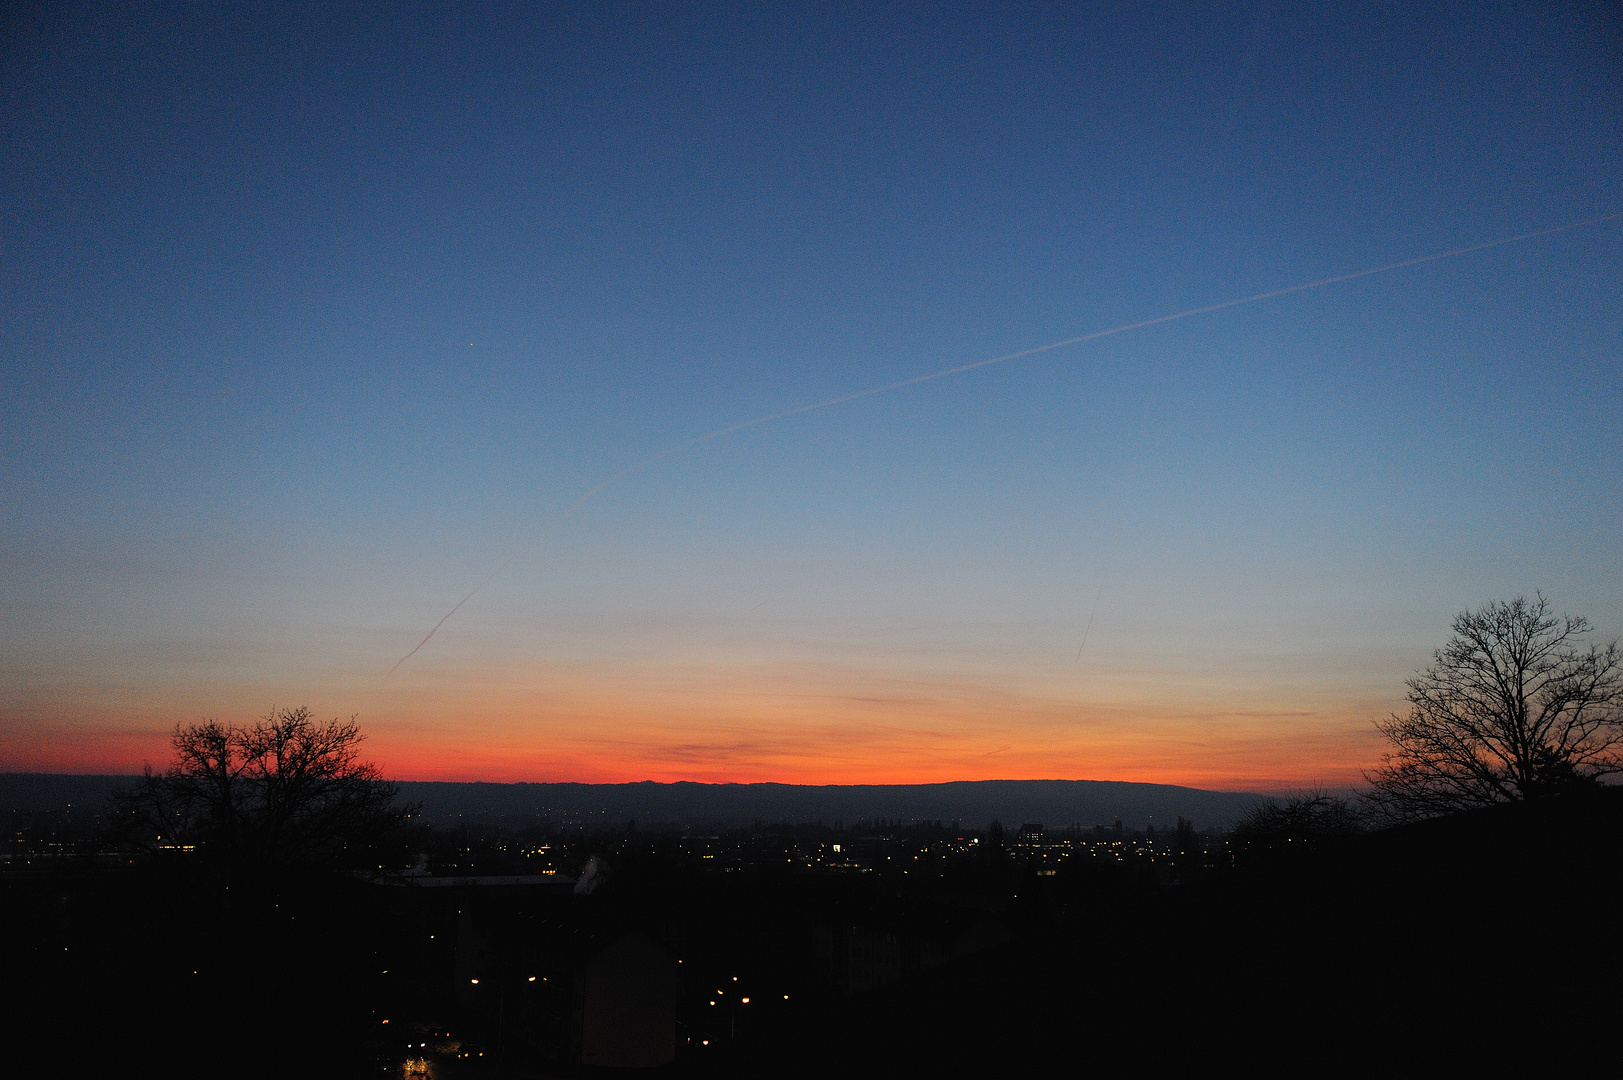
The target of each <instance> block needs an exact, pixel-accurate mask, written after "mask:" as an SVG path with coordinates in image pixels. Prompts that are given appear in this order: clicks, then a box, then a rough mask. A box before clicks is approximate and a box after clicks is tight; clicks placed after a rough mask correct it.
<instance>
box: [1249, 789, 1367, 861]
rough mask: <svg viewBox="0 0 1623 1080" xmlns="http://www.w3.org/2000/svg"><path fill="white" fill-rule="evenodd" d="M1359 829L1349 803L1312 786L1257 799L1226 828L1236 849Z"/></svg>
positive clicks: (1360, 823)
mask: <svg viewBox="0 0 1623 1080" xmlns="http://www.w3.org/2000/svg"><path fill="white" fill-rule="evenodd" d="M1363 828H1364V822H1363V817H1362V815H1361V814H1360V813H1359V810H1358V807H1357V806H1356V805H1355V804H1354V803H1353V802H1351V801H1350V800H1348V799H1343V798H1340V797H1338V796H1335V795H1328V794H1326V793H1325V792H1323V791H1319V790H1317V789H1314V790H1311V791H1299V792H1292V793H1291V794H1289V795H1286V796H1285V797H1283V798H1271V797H1269V798H1262V799H1259V800H1257V802H1256V804H1255V805H1254V806H1252V808H1251V809H1250V810H1249V811H1247V812H1246V814H1245V815H1244V816H1243V817H1241V818H1240V820H1239V821H1237V822H1236V823H1235V825H1234V828H1232V829H1231V830H1229V842H1230V843H1231V844H1233V845H1234V846H1235V847H1237V848H1259V849H1273V848H1281V847H1283V846H1284V845H1286V844H1300V845H1306V844H1315V843H1318V842H1320V841H1323V840H1334V839H1337V838H1340V837H1345V836H1353V835H1355V834H1357V833H1359V832H1362V831H1363Z"/></svg>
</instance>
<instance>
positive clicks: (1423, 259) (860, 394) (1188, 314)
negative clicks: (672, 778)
mask: <svg viewBox="0 0 1623 1080" xmlns="http://www.w3.org/2000/svg"><path fill="white" fill-rule="evenodd" d="M1618 218H1623V212H1620V213H1615V214H1602V215H1600V216H1599V217H1592V218H1585V219H1584V220H1582V221H1573V222H1568V223H1567V224H1565V225H1552V226H1550V227H1549V228H1547V229H1535V230H1534V231H1532V232H1525V233H1518V234H1517V235H1515V236H1504V237H1500V238H1499V239H1498V240H1488V241H1484V242H1483V243H1480V244H1470V245H1467V246H1466V247H1457V248H1450V249H1449V250H1447V251H1439V252H1435V253H1433V254H1431V255H1419V256H1416V257H1415V258H1412V259H1404V260H1402V261H1401V262H1394V263H1387V264H1386V265H1384V266H1374V267H1370V268H1369V269H1367V270H1354V271H1353V272H1352V273H1350V274H1337V275H1335V276H1334V277H1327V278H1320V279H1319V280H1317V281H1309V282H1307V283H1306V284H1305V285H1290V286H1287V287H1286V288H1283V289H1270V290H1268V291H1267V292H1260V293H1253V294H1252V295H1250V296H1242V297H1239V298H1238V299H1235V300H1220V301H1218V302H1217V303H1215V304H1206V305H1205V306H1203V307H1197V308H1189V309H1187V310H1185V311H1175V312H1173V313H1172V314H1171V315H1158V316H1156V317H1155V318H1153V319H1141V320H1139V321H1138V322H1130V323H1122V324H1121V325H1120V326H1112V327H1110V328H1109V329H1107V330H1094V331H1092V332H1091V333H1087V334H1079V335H1078V336H1076V337H1070V338H1066V339H1065V340H1064V341H1052V342H1049V343H1048V344H1047V345H1036V346H1033V347H1032V348H1029V349H1021V350H1020V351H1019V352H1012V353H1004V354H1003V355H1002V356H994V357H992V358H991V359H989V360H976V361H973V362H972V363H968V364H959V365H957V366H956V367H949V368H942V369H941V370H940V371H932V372H929V373H928V374H925V375H914V376H913V377H912V378H909V379H900V380H898V381H896V382H890V383H885V384H884V385H883V386H874V387H870V388H868V389H867V390H858V391H855V392H854V393H850V394H841V395H840V396H839V397H831V398H827V399H825V400H823V401H814V402H812V403H811V404H810V405H797V406H796V407H795V408H793V409H784V410H783V411H782V412H775V413H772V414H770V415H768V416H758V417H756V418H755V419H753V420H744V421H740V422H739V423H736V424H729V425H728V426H727V427H724V428H717V429H716V430H715V431H710V432H706V433H705V434H703V435H696V436H694V437H693V438H691V439H688V440H687V441H686V442H681V443H677V444H676V445H674V446H671V447H669V448H667V449H665V450H661V451H660V452H659V453H657V454H652V455H650V456H648V457H645V458H643V459H642V460H641V461H638V462H636V463H634V464H631V465H628V466H626V467H625V468H623V469H621V470H620V471H619V472H617V473H614V474H613V475H612V476H609V477H607V478H605V479H603V480H600V481H598V482H597V483H596V484H594V485H593V486H591V487H589V488H587V489H586V491H585V492H583V493H582V494H581V496H580V498H578V499H576V500H575V501H574V502H573V503H571V504H570V505H569V508H568V509H567V510H565V511H564V512H563V513H562V514H560V515H559V516H558V517H557V518H556V519H555V520H554V521H553V522H552V524H551V525H550V526H548V527H547V529H546V530H545V531H544V532H543V533H542V534H541V535H542V536H546V535H547V534H549V533H551V532H554V531H556V530H557V529H558V527H559V526H561V525H562V524H563V523H564V522H566V521H568V520H569V519H570V518H572V517H574V516H575V513H576V511H578V510H579V509H580V508H581V507H582V506H584V505H586V502H587V500H589V499H590V498H591V497H592V496H593V495H596V494H597V493H598V492H599V491H602V490H603V489H604V488H606V487H608V486H609V485H610V484H613V483H615V482H617V481H619V480H623V479H625V478H626V477H627V476H630V475H631V474H632V473H634V472H640V471H641V470H643V469H646V468H648V466H650V465H653V464H656V463H658V462H660V461H663V460H665V459H666V458H668V457H670V456H672V455H673V454H679V453H681V452H682V451H684V450H689V449H692V448H693V447H695V446H698V445H700V444H702V443H707V442H709V441H711V440H712V439H719V438H721V437H722V436H723V435H731V434H732V433H733V432H735V431H743V430H744V429H745V428H752V427H760V426H761V425H762V424H770V423H773V422H774V421H777V420H787V419H788V418H789V417H791V416H800V415H801V414H802V413H809V412H817V411H818V410H819V409H829V408H833V407H834V406H835V405H844V404H845V403H846V402H848V401H860V400H861V399H862V398H867V397H873V396H874V395H876V394H888V393H890V392H891V391H892V390H902V389H905V388H906V387H909V386H918V385H919V384H920V383H927V382H934V381H935V380H937V379H945V378H947V377H948V376H951V375H962V374H963V373H964V372H966V371H975V370H977V369H979V368H984V367H991V366H992V365H993V364H1006V363H1008V362H1009V361H1010V360H1020V359H1022V358H1024V357H1027V356H1036V355H1037V354H1038V353H1045V352H1052V351H1053V350H1055V349H1063V348H1065V347H1066V346H1068V345H1080V344H1082V343H1083V342H1084V341H1097V340H1098V339H1100V338H1106V337H1111V336H1113V335H1115V334H1125V333H1127V332H1128V331H1129V330H1142V329H1144V328H1145V327H1147V326H1160V325H1161V324H1163V323H1170V322H1178V321H1179V320H1181V319H1192V318H1194V317H1195V316H1196V315H1208V314H1210V313H1211V312H1214V311H1222V310H1224V309H1225V308H1231V307H1239V306H1240V305H1241V304H1255V303H1257V302H1258V301H1260V300H1272V299H1274V298H1275V297H1280V296H1289V295H1291V294H1292V293H1299V292H1307V291H1308V290H1309V289H1322V288H1324V287H1325V286H1326V285H1336V284H1339V283H1341V282H1343V281H1353V280H1355V279H1357V278H1363V277H1370V276H1372V275H1374V274H1385V273H1387V272H1389V271H1392V270H1402V269H1403V268H1404V267H1407V266H1419V265H1421V264H1422V263H1429V262H1436V261H1438V260H1439V259H1452V258H1455V257H1457V256H1460V255H1470V254H1472V253H1473V252H1477V251H1486V250H1488V249H1489V248H1496V247H1503V246H1504V245H1506V244H1516V243H1520V242H1521V241H1523V240H1533V239H1536V238H1538V237H1540V236H1550V235H1552V234H1554V233H1559V232H1567V231H1568V230H1570V229H1581V228H1583V227H1584V226H1586V225H1598V224H1600V223H1601V222H1603V221H1614V220H1616V219H1618ZM517 561H518V556H517V555H513V556H511V557H509V558H508V559H507V561H505V562H503V563H502V564H501V565H500V566H498V567H497V568H496V569H495V570H493V571H491V572H490V575H489V576H488V577H486V578H485V580H483V581H481V582H480V583H479V584H477V585H475V586H474V587H473V591H472V592H470V593H468V595H467V596H464V597H463V598H462V599H461V600H458V601H457V602H456V607H453V608H452V609H451V610H450V611H447V612H446V613H445V616H444V618H442V619H440V621H439V622H437V623H435V624H434V628H433V629H432V630H430V631H429V632H428V633H427V634H426V635H424V637H423V640H421V641H419V642H418V643H417V646H416V648H414V649H412V650H411V652H409V653H407V654H406V655H405V656H402V657H401V658H400V659H399V660H396V661H395V664H394V667H392V668H390V669H389V673H390V674H391V675H392V674H393V673H394V672H395V670H396V669H397V668H399V667H400V665H401V664H404V663H405V662H406V661H407V660H409V659H411V658H412V657H413V656H414V655H416V653H417V650H418V649H421V648H422V647H423V646H424V645H427V644H428V639H429V638H431V637H433V636H434V634H435V632H436V631H438V630H439V628H440V627H442V626H444V625H445V621H446V619H449V618H450V617H451V616H452V615H455V614H456V613H457V609H458V608H460V607H461V606H462V605H463V604H466V603H467V602H468V601H469V600H472V599H473V598H474V596H475V595H477V594H478V592H479V590H481V589H483V588H484V587H485V586H486V585H489V584H490V583H491V582H492V581H493V580H495V578H496V576H497V575H498V574H500V573H501V572H502V571H503V570H506V569H507V568H508V567H509V566H512V565H513V563H515V562H517ZM1090 622H1091V619H1090ZM1083 641H1084V644H1085V643H1086V634H1084V636H1083ZM1081 657H1082V654H1081V651H1080V650H1078V652H1077V659H1078V660H1079V661H1080V660H1081Z"/></svg>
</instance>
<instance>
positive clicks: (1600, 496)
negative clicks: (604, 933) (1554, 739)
mask: <svg viewBox="0 0 1623 1080" xmlns="http://www.w3.org/2000/svg"><path fill="white" fill-rule="evenodd" d="M44 11H45V9H37V10H29V11H24V12H23V13H21V14H14V15H11V16H8V17H7V26H6V27H5V29H4V35H5V39H4V49H3V74H0V80H3V93H4V97H3V99H0V100H3V103H0V132H3V138H0V201H3V204H4V214H3V218H0V221H3V224H0V229H3V237H4V239H3V242H0V326H3V329H0V359H3V363H0V387H3V394H0V447H3V449H0V507H3V511H0V657H3V660H0V768H3V769H4V770H5V771H13V772H16V771H34V772H70V773H71V772H80V773H125V774H127V773H135V772H139V771H140V770H141V768H142V766H143V765H144V764H147V763H150V764H152V765H153V766H154V767H159V768H161V767H162V765H163V764H164V762H165V761H166V760H167V759H168V755H169V745H170V743H169V741H170V736H171V734H172V733H173V731H174V729H175V726H176V724H177V723H195V722H197V721H199V720H201V719H203V718H206V717H220V718H222V719H224V720H227V721H231V722H236V723H246V722H251V721H253V720H254V719H255V718H257V717H262V716H265V715H266V714H268V713H269V712H271V710H272V709H273V708H275V707H279V706H300V705H308V706H309V707H310V708H311V709H312V710H313V711H314V713H315V714H316V715H318V716H321V717H331V716H340V717H345V718H348V717H350V716H351V715H354V716H356V718H357V722H358V723H359V724H360V725H361V727H362V730H364V732H365V735H366V737H367V742H366V744H365V752H366V755H367V757H369V758H370V759H372V760H374V761H376V762H377V764H378V766H379V768H380V769H381V770H382V772H383V773H384V774H386V775H388V776H390V777H394V778H399V779H406V780H500V781H519V780H526V781H585V782H624V781H639V780H658V781H671V780H704V781H737V782H749V781H781V782H788V783H807V784H832V783H882V784H902V783H924V782H940V781H957V780H983V779H994V778H997V779H1041V778H1057V779H1096V780H1132V781H1146V782H1154V783H1169V784H1182V785H1189V786H1195V787H1202V788H1211V789H1228V790H1250V791H1255V790H1283V789H1288V788H1296V787H1303V786H1309V785H1314V784H1321V785H1326V786H1331V787H1337V786H1350V785H1356V784H1358V783H1360V781H1361V777H1362V776H1363V772H1364V770H1365V769H1367V768H1368V767H1369V766H1370V765H1371V764H1372V763H1373V762H1374V761H1375V760H1376V759H1377V758H1378V756H1379V754H1380V753H1381V750H1382V743H1381V739H1380V736H1379V734H1378V733H1377V731H1376V729H1375V727H1374V722H1375V721H1376V720H1379V719H1381V718H1383V717H1385V716H1387V715H1388V714H1390V713H1392V712H1394V711H1398V710H1400V709H1401V708H1402V707H1403V704H1404V695H1405V686H1404V680H1405V679H1406V678H1408V677H1409V676H1410V675H1411V674H1413V673H1414V672H1415V671H1416V670H1417V669H1419V668H1421V667H1423V666H1424V665H1425V664H1426V663H1428V662H1429V660H1430V657H1431V651H1432V650H1433V649H1434V648H1436V647H1437V646H1438V645H1440V644H1441V643H1442V642H1443V640H1444V639H1445V638H1446V637H1447V635H1448V632H1449V626H1450V621H1451V620H1452V619H1453V618H1454V616H1455V615H1456V614H1458V613H1459V612H1461V611H1462V610H1466V609H1470V608H1475V607H1477V606H1478V605H1480V604H1482V603H1483V602H1485V601H1487V600H1490V599H1493V598H1502V597H1512V596H1518V595H1532V594H1534V593H1535V592H1536V591H1542V592H1543V593H1544V594H1545V595H1546V596H1548V597H1550V598H1551V600H1552V602H1553V603H1554V604H1555V605H1556V606H1557V607H1558V608H1559V609H1560V610H1563V611H1566V610H1570V611H1572V612H1574V613H1578V614H1583V615H1586V616H1588V618H1589V619H1590V620H1591V621H1592V622H1593V623H1594V625H1595V627H1596V629H1597V631H1598V636H1599V637H1600V638H1602V639H1604V640H1611V639H1613V638H1615V637H1617V636H1618V634H1619V632H1620V631H1623V576H1620V575H1619V574H1618V567H1619V566H1620V565H1623V547H1620V545H1623V539H1620V538H1623V528H1620V526H1623V463H1620V458H1619V454H1618V452H1617V450H1618V447H1619V446H1623V420H1620V416H1623V411H1620V408H1619V403H1620V402H1623V378H1620V374H1623V366H1620V363H1619V344H1620V341H1623V288H1620V283H1623V273H1620V271H1623V218H1620V217H1618V216H1617V215H1618V214H1619V213H1623V184H1620V182H1619V181H1620V170H1619V162H1620V161H1623V136H1620V133H1623V108H1620V105H1623V51H1620V40H1623V38H1620V35H1619V32H1618V25H1617V21H1616V16H1615V13H1612V14H1607V13H1606V12H1605V11H1604V9H1602V8H1600V7H1596V8H1594V9H1587V8H1584V7H1582V6H1580V5H1571V6H1560V5H1549V6H1540V5H1533V6H1530V7H1526V8H1514V9H1511V8H1506V9H1500V8H1494V9H1492V10H1488V9H1486V8H1483V9H1480V10H1478V9H1461V8H1457V7H1454V6H1445V5H1417V6H1404V7H1402V8H1398V9H1393V8H1389V7H1384V6H1373V5H1350V6H1337V7H1334V8H1324V7H1315V6H1292V5H1268V4H1252V5H1236V6H1232V7H1226V8H1223V9H1221V10H1217V9H1192V8H1185V7H1166V6H1159V5H1141V6H1133V5H1109V6H1103V7H1070V6H1058V7H1043V6H1039V7H1032V8H1019V9H1014V8H1003V7H996V8H987V7H982V6H976V5H970V6H964V7H961V8H959V7H950V8H943V7H930V8H917V7H871V8H870V7H819V8H805V7H800V6H790V7H786V8H781V9H774V8H764V7H749V6H740V7H734V6H719V7H709V6H706V7H663V6H659V7H655V6H628V7H617V8H600V7H597V6H582V7H567V6H547V7H545V8H531V7H524V6H520V7H514V8H501V7H495V6H485V7H481V8H479V9H478V10H467V9H462V8H450V7H427V8H413V9H410V10H390V11H388V12H387V13H376V14H367V13H362V12H353V11H350V12H343V11H340V12H332V11H325V12H321V13H314V12H311V11H304V10H300V9H295V8H285V9H282V8H278V9H273V10H271V11H269V12H264V11H259V12H250V11H241V10H236V9H234V8H226V7H212V6H205V7H188V8H172V9H171V8H165V9H159V10H155V11H147V10H138V9H121V8H101V7H88V8H76V9H72V10H71V11H69V12H68V13H66V14H63V13H61V12H56V13H52V14H50V15H46V14H44ZM1548 230H1558V231H1548ZM1530 234H1538V235H1530ZM1516 238H1521V239H1516ZM1501 240H1504V241H1511V242H1506V243H1502V244H1497V245H1495V246H1491V247H1482V248H1481V249H1480V250H1472V251H1462V250H1461V249H1466V248H1475V247H1477V246H1479V245H1487V244H1490V243H1492V242H1495V241H1501ZM1448 252H1460V253H1458V254H1453V255H1448V256H1447V257H1443V258H1436V259H1431V260H1430V261H1424V262H1417V263H1415V264H1413V265H1407V266H1399V267H1396V268H1393V269H1389V270H1383V271H1382V272H1379V273H1372V274H1367V275H1364V276H1359V277H1354V278H1351V279H1349V280H1344V281H1335V282H1330V283H1328V284H1324V285H1322V286H1318V287H1314V288H1311V289H1302V290H1299V291H1295V292H1290V293H1288V294H1285V295H1278V296H1271V297H1267V298H1262V299H1257V300H1255V301H1254V302H1248V303H1243V304H1235V305H1233V306H1229V307H1225V308H1222V309H1219V310H1212V311H1208V312H1203V313H1197V314H1190V315H1188V316H1187V317H1180V318H1177V319H1170V320H1166V321H1161V322H1157V323H1155V324H1154V325H1145V326H1138V327H1137V328H1135V329H1124V330H1122V331H1121V332H1119V333H1112V334H1109V335H1107V336H1099V337H1095V338H1093V339H1091V340H1085V341H1078V342H1075V343H1074V344H1070V345H1064V346H1061V347H1057V348H1052V349H1048V350H1046V351H1037V352H1032V353H1031V354H1030V355H1023V356H1018V357H1014V358H1011V359H1007V360H1004V361H1002V362H999V363H994V364H987V365H985V366H981V367H975V368H973V369H970V370H964V371H961V372H957V373H955V374H946V375H943V376H942V377H940V378H933V379H930V380H927V381H916V382H911V384H910V385H901V386H894V387H893V388H891V389H886V390H883V391H882V392H879V393H872V394H866V393H865V392H866V391H870V390H874V389H877V388H882V387H892V384H897V383H908V382H909V381H911V380H915V379H917V377H919V376H926V375H933V374H937V373H942V372H946V371H948V370H949V369H954V368H957V367H961V366H966V365H975V364H977V363H979V362H981V361H986V360H994V359H997V358H1000V357H1006V356H1010V354H1015V353H1023V352H1025V351H1027V350H1035V349H1039V348H1040V347H1042V346H1047V345H1051V344H1054V343H1057V342H1064V341H1069V340H1071V339H1075V338H1080V337H1084V336H1087V335H1092V334H1095V333H1097V332H1100V331H1106V330H1114V329H1117V328H1121V327H1129V326H1135V325H1136V324H1140V323H1147V322H1150V321H1152V320H1161V319H1163V318H1164V317H1166V316H1171V315H1180V314H1182V313H1187V312H1193V311H1196V310H1197V309H1202V308H1205V307H1208V306H1211V305H1219V304H1223V303H1225V302H1227V301H1233V300H1240V299H1243V298H1247V297H1253V296H1258V295H1260V294H1266V293H1272V292H1275V291H1277V290H1290V289H1295V288H1296V287H1298V286H1302V285H1307V284H1311V283H1314V282H1320V281H1325V280H1326V279H1330V278H1336V277H1339V276H1342V275H1353V274H1357V273H1359V272H1360V271H1365V270H1375V269H1377V268H1382V267H1387V266H1391V265H1392V264H1397V263H1404V262H1407V261H1409V260H1418V259H1422V258H1424V257H1427V256H1433V255H1443V254H1445V253H1448ZM849 395H859V396H855V397H852V398H851V399H850V400H841V401H838V402H836V403H833V404H827V405H826V407H819V408H815V409H809V410H808V409H805V408H804V407H805V406H809V405H823V404H824V403H828V402H834V401H835V399H843V398H846V397H847V396H849ZM766 418H773V419H766ZM757 420H765V422H761V423H752V422H753V421H757ZM737 425H743V426H737ZM735 426H737V427H736V429H734V428H735ZM730 429H731V430H730ZM717 433H720V434H717ZM710 435H715V437H713V438H707V437H706V436H710ZM587 496H589V497H587ZM583 498H584V501H582V499H583ZM447 616H449V617H447Z"/></svg>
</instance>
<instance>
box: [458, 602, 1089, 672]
mask: <svg viewBox="0 0 1623 1080" xmlns="http://www.w3.org/2000/svg"><path fill="white" fill-rule="evenodd" d="M1104 594H1105V585H1104V582H1102V581H1101V582H1100V583H1099V591H1098V592H1097V593H1095V594H1094V595H1093V610H1091V611H1089V612H1088V625H1086V626H1084V627H1083V628H1082V644H1080V645H1078V646H1077V647H1076V659H1075V660H1073V661H1071V666H1072V667H1075V666H1076V665H1077V664H1080V663H1081V662H1082V650H1083V649H1085V648H1087V647H1088V633H1089V631H1091V630H1092V629H1093V617H1094V616H1095V615H1097V614H1099V600H1100V598H1102V597H1103V596H1104ZM446 618H450V616H449V615H448V616H446Z"/></svg>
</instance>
